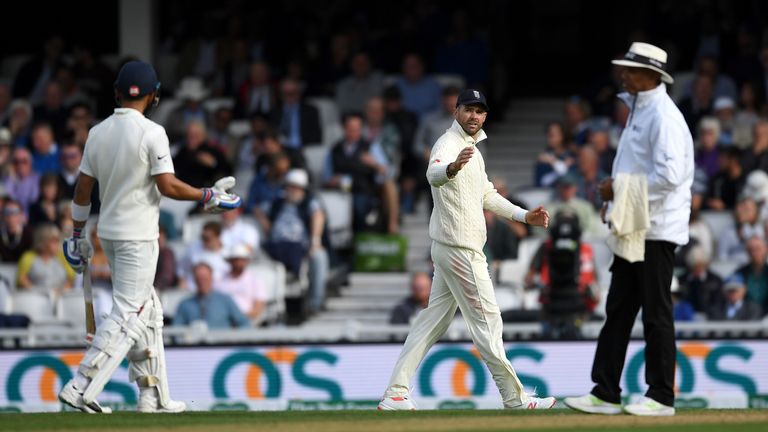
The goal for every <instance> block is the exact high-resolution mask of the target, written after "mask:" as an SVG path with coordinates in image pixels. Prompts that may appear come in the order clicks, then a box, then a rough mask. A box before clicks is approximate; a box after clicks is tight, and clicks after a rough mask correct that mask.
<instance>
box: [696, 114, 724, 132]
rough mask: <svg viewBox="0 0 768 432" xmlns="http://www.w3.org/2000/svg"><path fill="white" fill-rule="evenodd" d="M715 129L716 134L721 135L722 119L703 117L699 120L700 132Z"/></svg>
mask: <svg viewBox="0 0 768 432" xmlns="http://www.w3.org/2000/svg"><path fill="white" fill-rule="evenodd" d="M703 131H713V132H714V133H715V136H720V132H721V129H720V120H718V119H717V117H702V118H701V120H699V132H703Z"/></svg>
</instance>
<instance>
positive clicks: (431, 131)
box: [414, 86, 460, 163]
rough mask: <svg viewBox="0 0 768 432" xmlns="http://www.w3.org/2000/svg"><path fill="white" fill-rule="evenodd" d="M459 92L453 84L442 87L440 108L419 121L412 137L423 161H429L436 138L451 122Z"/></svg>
mask: <svg viewBox="0 0 768 432" xmlns="http://www.w3.org/2000/svg"><path fill="white" fill-rule="evenodd" d="M459 92H460V91H459V89H458V87H455V86H448V87H446V88H444V89H443V96H442V104H441V106H440V108H439V109H438V110H437V111H432V112H430V113H427V114H426V115H425V116H424V118H422V119H421V122H420V123H419V128H418V129H417V130H416V136H415V138H414V149H415V150H416V152H417V153H418V154H420V155H421V158H422V160H424V161H425V163H427V162H429V154H430V152H431V151H432V146H433V145H434V144H435V142H437V139H438V138H440V136H441V135H442V134H444V133H445V130H446V129H448V128H450V127H451V125H452V124H453V121H454V118H453V113H454V112H455V111H456V101H457V100H458V99H459Z"/></svg>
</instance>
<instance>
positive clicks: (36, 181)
mask: <svg viewBox="0 0 768 432" xmlns="http://www.w3.org/2000/svg"><path fill="white" fill-rule="evenodd" d="M12 162H13V171H14V173H13V174H12V175H9V176H8V177H6V178H5V179H3V187H4V188H5V192H6V193H7V194H8V196H10V197H11V198H13V199H14V200H15V201H18V203H19V204H20V205H21V207H22V208H23V209H24V212H26V211H27V209H29V206H30V205H32V203H34V202H35V201H37V198H38V196H39V194H40V175H39V174H37V173H36V172H34V171H33V170H32V155H31V154H30V153H29V150H27V149H26V148H22V147H19V148H16V149H14V150H13V159H12Z"/></svg>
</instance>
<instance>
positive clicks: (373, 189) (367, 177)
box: [325, 115, 387, 232]
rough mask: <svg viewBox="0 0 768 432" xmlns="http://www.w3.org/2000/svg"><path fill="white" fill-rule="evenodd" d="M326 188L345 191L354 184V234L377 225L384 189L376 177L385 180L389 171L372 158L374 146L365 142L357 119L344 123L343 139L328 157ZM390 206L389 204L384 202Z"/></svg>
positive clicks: (354, 116)
mask: <svg viewBox="0 0 768 432" xmlns="http://www.w3.org/2000/svg"><path fill="white" fill-rule="evenodd" d="M327 160H328V162H329V163H328V164H327V166H326V173H325V184H326V186H327V187H331V188H341V189H345V188H346V187H348V184H349V183H350V182H351V191H352V208H353V215H354V217H353V226H354V230H355V231H358V232H359V231H364V230H368V229H369V228H370V227H371V226H373V225H375V224H376V223H377V221H372V220H366V219H367V218H371V219H376V214H377V212H378V209H379V197H380V193H381V189H382V188H381V187H379V184H378V182H377V176H385V175H386V174H387V167H386V166H385V165H383V164H381V163H379V162H378V161H377V160H376V158H374V156H373V155H371V144H370V143H369V142H368V141H366V140H365V139H363V121H362V119H361V118H360V117H359V116H357V115H350V116H347V118H346V120H345V121H344V138H343V139H342V140H341V141H340V142H339V143H338V144H336V145H335V146H334V147H333V148H332V149H331V152H330V153H329V154H328V159H327ZM384 202H385V203H387V201H386V200H385V201H384Z"/></svg>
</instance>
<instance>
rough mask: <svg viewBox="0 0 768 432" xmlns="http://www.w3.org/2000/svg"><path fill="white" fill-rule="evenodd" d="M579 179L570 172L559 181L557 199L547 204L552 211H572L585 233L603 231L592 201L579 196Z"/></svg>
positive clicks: (554, 212) (553, 212)
mask: <svg viewBox="0 0 768 432" xmlns="http://www.w3.org/2000/svg"><path fill="white" fill-rule="evenodd" d="M578 183H579V180H578V178H577V177H576V175H574V174H573V173H568V174H566V175H564V176H562V177H560V179H558V181H557V189H556V191H557V193H556V194H555V200H554V201H552V203H551V204H549V205H548V206H547V209H548V210H549V212H550V213H552V214H556V213H558V212H560V211H566V210H567V211H570V212H572V213H575V214H576V217H578V219H579V227H580V228H581V231H582V232H583V233H589V234H596V233H599V232H601V231H600V229H601V225H602V223H601V222H600V220H598V214H597V212H596V211H595V208H594V207H593V206H592V204H591V203H589V202H587V201H586V200H584V199H583V198H580V197H578V196H577V195H578V192H579V187H578Z"/></svg>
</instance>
